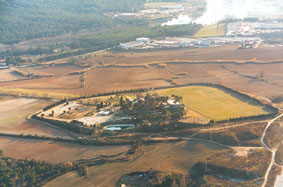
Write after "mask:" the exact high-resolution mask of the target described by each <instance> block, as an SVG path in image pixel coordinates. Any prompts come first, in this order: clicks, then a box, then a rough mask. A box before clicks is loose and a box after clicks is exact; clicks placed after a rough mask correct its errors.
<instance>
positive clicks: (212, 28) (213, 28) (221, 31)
mask: <svg viewBox="0 0 283 187" xmlns="http://www.w3.org/2000/svg"><path fill="white" fill-rule="evenodd" d="M225 31H226V24H217V25H208V26H205V27H203V28H201V29H200V30H199V31H198V32H197V33H196V34H195V35H194V37H210V36H223V35H225Z"/></svg>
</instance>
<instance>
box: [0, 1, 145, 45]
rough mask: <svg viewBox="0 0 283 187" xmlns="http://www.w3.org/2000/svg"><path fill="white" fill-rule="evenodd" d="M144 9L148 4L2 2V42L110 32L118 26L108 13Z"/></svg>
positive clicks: (118, 2) (130, 2)
mask: <svg viewBox="0 0 283 187" xmlns="http://www.w3.org/2000/svg"><path fill="white" fill-rule="evenodd" d="M143 5H144V0H120V1H116V0H108V1H107V2H106V1H103V0H87V1H79V0H74V1H66V0H47V1H43V0H40V1H37V0H29V1H21V0H11V1H2V2H0V7H1V23H0V25H1V27H0V33H1V36H0V42H1V43H3V42H4V43H14V42H19V41H22V40H29V39H33V38H40V37H52V36H56V35H60V34H65V33H69V32H71V31H78V30H80V29H90V28H95V29H96V30H99V29H105V28H110V27H111V26H113V24H114V22H113V21H112V20H111V19H110V18H108V17H106V16H104V13H106V12H119V11H120V12H121V11H129V10H131V11H137V10H139V9H141V8H142V6H143ZM122 22H123V21H121V23H122Z"/></svg>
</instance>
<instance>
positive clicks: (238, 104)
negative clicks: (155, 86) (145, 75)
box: [156, 86, 268, 121]
mask: <svg viewBox="0 0 283 187" xmlns="http://www.w3.org/2000/svg"><path fill="white" fill-rule="evenodd" d="M156 92H157V93H158V94H161V95H166V96H171V95H177V96H181V97H183V102H184V105H185V106H186V107H187V108H188V109H191V110H193V111H195V112H197V113H199V114H201V115H202V116H204V117H206V118H208V119H209V120H215V121H221V120H226V119H230V118H239V117H248V116H256V115H261V114H267V113H268V112H267V111H265V109H264V107H263V106H259V105H254V104H253V103H250V101H248V100H242V99H241V98H237V97H235V96H233V95H231V93H230V94H229V93H227V92H224V91H223V90H220V89H217V88H213V87H207V86H189V87H181V88H170V89H164V90H157V91H156Z"/></svg>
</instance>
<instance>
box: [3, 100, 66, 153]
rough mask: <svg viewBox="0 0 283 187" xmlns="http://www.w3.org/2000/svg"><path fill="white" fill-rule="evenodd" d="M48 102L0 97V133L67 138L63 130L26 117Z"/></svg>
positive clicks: (49, 102) (48, 102)
mask: <svg viewBox="0 0 283 187" xmlns="http://www.w3.org/2000/svg"><path fill="white" fill-rule="evenodd" d="M49 104H51V101H46V100H40V99H28V98H12V97H2V99H0V106H1V107H0V133H4V134H17V135H19V134H30V135H38V136H51V137H63V138H69V135H68V133H66V132H64V131H63V130H59V129H54V128H53V127H50V126H47V125H45V124H41V123H39V122H37V121H34V120H28V119H26V118H27V117H28V116H29V115H31V114H33V113H35V112H37V111H39V110H41V109H42V108H43V107H45V106H47V105H49ZM0 149H1V148H0Z"/></svg>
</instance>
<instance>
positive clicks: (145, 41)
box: [136, 37, 150, 43]
mask: <svg viewBox="0 0 283 187" xmlns="http://www.w3.org/2000/svg"><path fill="white" fill-rule="evenodd" d="M136 41H137V42H144V43H148V42H149V41H150V38H145V37H142V38H137V39H136Z"/></svg>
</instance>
